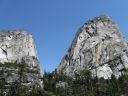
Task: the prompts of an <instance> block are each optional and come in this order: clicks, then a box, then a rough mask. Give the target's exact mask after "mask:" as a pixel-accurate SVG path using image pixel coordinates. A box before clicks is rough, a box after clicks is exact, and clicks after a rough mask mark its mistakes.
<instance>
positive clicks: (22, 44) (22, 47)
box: [0, 30, 43, 88]
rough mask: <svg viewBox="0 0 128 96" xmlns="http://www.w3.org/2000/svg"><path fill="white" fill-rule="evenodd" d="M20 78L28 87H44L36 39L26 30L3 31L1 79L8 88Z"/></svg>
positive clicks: (1, 37) (1, 33)
mask: <svg viewBox="0 0 128 96" xmlns="http://www.w3.org/2000/svg"><path fill="white" fill-rule="evenodd" d="M21 71H22V72H21ZM21 75H22V76H21ZM19 79H20V83H22V85H25V86H27V87H28V88H32V87H34V86H36V87H43V82H42V80H41V74H40V67H39V62H38V57H37V53H36V48H35V43H34V40H33V38H32V35H30V34H28V33H26V32H25V31H21V30H8V31H1V32H0V80H3V81H5V87H6V88H8V87H9V86H11V85H12V84H14V83H15V82H19Z"/></svg>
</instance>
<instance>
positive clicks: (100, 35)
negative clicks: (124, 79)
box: [57, 16, 128, 79]
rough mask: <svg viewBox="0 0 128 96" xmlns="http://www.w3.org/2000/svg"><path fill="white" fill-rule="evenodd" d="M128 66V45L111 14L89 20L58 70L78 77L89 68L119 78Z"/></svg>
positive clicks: (107, 76)
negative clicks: (81, 71) (76, 74)
mask: <svg viewBox="0 0 128 96" xmlns="http://www.w3.org/2000/svg"><path fill="white" fill-rule="evenodd" d="M127 68H128V47H127V43H126V41H125V40H124V39H123V38H122V35H121V32H120V31H119V29H118V27H117V25H116V24H115V23H114V22H113V21H112V20H111V19H110V18H109V17H108V16H99V17H96V18H94V19H92V20H90V21H88V22H87V23H85V24H84V25H83V26H82V27H81V28H80V29H79V30H78V33H77V34H76V37H75V39H74V40H73V42H72V45H71V47H70V48H69V50H68V52H67V54H66V55H65V56H64V57H63V59H62V61H61V63H60V65H59V67H58V68H57V71H58V72H59V73H63V74H66V75H68V76H74V74H75V73H78V72H79V71H80V70H83V69H88V70H90V71H91V72H92V74H93V75H94V76H96V75H97V76H98V77H99V78H100V77H103V78H105V79H108V78H111V75H112V74H114V75H115V76H116V77H119V76H120V75H121V74H123V73H124V71H125V69H127Z"/></svg>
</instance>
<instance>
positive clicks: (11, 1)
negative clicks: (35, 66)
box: [0, 0, 128, 72]
mask: <svg viewBox="0 0 128 96" xmlns="http://www.w3.org/2000/svg"><path fill="white" fill-rule="evenodd" d="M102 14H106V15H109V16H110V17H111V18H112V19H113V20H114V21H115V22H116V23H117V24H118V26H119V27H120V30H121V32H122V34H123V36H124V37H125V38H128V32H127V31H128V0H0V30H6V29H7V30H8V29H23V30H26V31H27V32H28V33H30V34H32V35H33V37H34V39H35V42H36V46H37V51H38V57H39V61H40V64H41V70H42V72H43V71H44V70H45V71H50V72H51V71H53V70H54V69H55V68H56V67H57V66H58V65H59V63H60V61H61V59H62V57H63V56H64V55H65V53H66V51H67V50H68V48H69V46H70V45H71V42H72V40H73V38H74V37H75V34H76V32H77V30H78V28H79V27H80V26H82V25H83V24H84V23H85V22H86V21H87V20H88V19H91V18H94V17H96V16H99V15H102Z"/></svg>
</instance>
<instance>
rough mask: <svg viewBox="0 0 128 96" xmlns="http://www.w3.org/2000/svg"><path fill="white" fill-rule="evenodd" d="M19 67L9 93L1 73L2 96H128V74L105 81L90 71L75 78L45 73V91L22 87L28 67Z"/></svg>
mask: <svg viewBox="0 0 128 96" xmlns="http://www.w3.org/2000/svg"><path fill="white" fill-rule="evenodd" d="M7 65H8V64H7ZM12 65H13V64H12ZM9 66H10V65H9ZM14 66H15V67H16V66H17V65H14ZM17 67H18V69H19V71H18V74H19V79H18V80H17V81H16V82H15V83H14V84H12V85H11V86H10V88H9V90H8V91H6V92H7V93H5V90H6V87H5V86H4V85H5V80H4V78H2V77H3V76H4V74H5V72H4V70H1V71H0V96H128V74H127V73H126V74H122V75H121V76H120V77H119V78H118V79H117V78H116V77H115V76H114V75H112V76H111V78H110V79H104V78H97V77H93V76H92V74H91V72H90V71H89V70H83V71H81V72H79V74H75V76H74V77H73V78H70V77H68V76H65V75H64V74H58V73H57V72H56V71H55V72H53V73H48V72H45V73H44V76H43V82H44V89H42V88H34V87H33V88H32V89H28V88H27V87H26V86H24V85H22V83H23V81H24V72H26V67H27V66H26V64H25V62H24V61H22V63H21V64H19V65H18V66H17ZM126 72H127V71H126Z"/></svg>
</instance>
